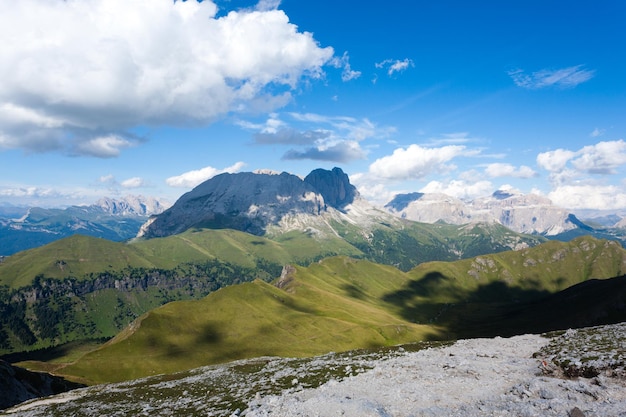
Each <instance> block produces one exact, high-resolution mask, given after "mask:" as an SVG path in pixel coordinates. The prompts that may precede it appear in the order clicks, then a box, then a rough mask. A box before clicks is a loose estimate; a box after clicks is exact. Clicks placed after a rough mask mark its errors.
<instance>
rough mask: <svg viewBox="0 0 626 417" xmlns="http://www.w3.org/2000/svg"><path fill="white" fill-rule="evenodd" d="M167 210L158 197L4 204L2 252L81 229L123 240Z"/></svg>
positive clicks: (0, 220) (0, 213)
mask: <svg viewBox="0 0 626 417" xmlns="http://www.w3.org/2000/svg"><path fill="white" fill-rule="evenodd" d="M163 210H165V206H164V205H163V203H161V202H159V201H158V200H156V199H154V198H145V197H142V196H126V197H124V198H122V199H119V200H115V199H111V198H103V199H100V200H99V201H98V202H96V203H95V204H93V205H90V206H71V207H68V208H65V209H54V208H53V209H45V208H40V207H29V208H16V207H3V208H2V210H0V255H2V256H8V255H12V254H14V253H16V252H19V251H22V250H26V249H31V248H35V247H39V246H42V245H45V244H47V243H51V242H54V241H55V240H58V239H61V238H64V237H67V236H71V235H74V234H77V233H80V234H83V235H88V236H94V237H101V238H105V239H109V240H114V241H123V240H127V239H130V238H132V237H134V236H135V235H136V234H137V232H138V230H139V228H140V227H141V225H142V224H143V223H144V222H145V221H146V219H147V218H148V216H150V215H153V214H158V213H161V212H162V211H163Z"/></svg>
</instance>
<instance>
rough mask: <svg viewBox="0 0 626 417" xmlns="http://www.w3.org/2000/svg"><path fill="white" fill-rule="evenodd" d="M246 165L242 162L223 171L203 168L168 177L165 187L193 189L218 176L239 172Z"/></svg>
mask: <svg viewBox="0 0 626 417" xmlns="http://www.w3.org/2000/svg"><path fill="white" fill-rule="evenodd" d="M245 165H246V164H245V163H244V162H237V163H235V164H233V165H231V166H229V167H226V168H224V169H217V168H213V167H210V166H209V167H204V168H201V169H197V170H193V171H188V172H185V173H184V174H181V175H178V176H175V177H170V178H168V179H166V180H165V182H166V183H167V185H169V186H170V187H184V188H193V187H195V186H196V185H198V184H200V183H202V182H204V181H206V180H208V179H210V178H213V177H214V176H216V175H218V174H223V173H225V172H229V173H234V172H239V171H240V170H241V169H242V168H243V167H244V166H245Z"/></svg>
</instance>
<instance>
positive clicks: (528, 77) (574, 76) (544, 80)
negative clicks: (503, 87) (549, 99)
mask: <svg viewBox="0 0 626 417" xmlns="http://www.w3.org/2000/svg"><path fill="white" fill-rule="evenodd" d="M508 75H509V76H510V77H511V79H512V80H513V82H514V83H515V85H517V86H518V87H522V88H527V89H529V90H536V89H540V88H546V87H560V88H574V87H576V86H577V85H579V84H582V83H584V82H586V81H589V80H590V79H592V78H593V76H594V75H595V71H592V70H587V69H584V68H583V66H582V65H575V66H572V67H567V68H562V69H556V70H553V69H542V70H540V71H536V72H533V73H532V74H527V73H526V72H524V70H521V69H514V70H511V71H509V72H508Z"/></svg>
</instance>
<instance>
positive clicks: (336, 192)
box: [304, 168, 359, 209]
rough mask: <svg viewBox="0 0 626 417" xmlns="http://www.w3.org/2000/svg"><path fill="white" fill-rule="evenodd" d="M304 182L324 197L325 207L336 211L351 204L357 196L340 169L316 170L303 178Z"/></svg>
mask: <svg viewBox="0 0 626 417" xmlns="http://www.w3.org/2000/svg"><path fill="white" fill-rule="evenodd" d="M304 182H306V183H308V184H311V185H312V186H313V188H315V189H316V190H317V191H318V192H319V193H320V194H321V195H322V197H324V201H325V202H326V204H327V205H329V206H331V207H334V208H337V209H341V208H343V207H345V206H346V205H348V204H351V203H352V202H353V201H354V199H355V197H357V196H358V195H359V193H358V191H357V190H356V187H355V186H354V185H352V184H350V179H349V178H348V175H346V174H345V173H344V172H343V171H342V170H341V168H333V169H332V171H327V170H325V169H316V170H314V171H312V172H311V173H310V174H309V175H307V176H306V178H304Z"/></svg>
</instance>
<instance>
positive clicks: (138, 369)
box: [58, 257, 437, 382]
mask: <svg viewBox="0 0 626 417" xmlns="http://www.w3.org/2000/svg"><path fill="white" fill-rule="evenodd" d="M381 277H384V279H381ZM406 280H407V276H406V274H405V273H403V272H401V271H399V270H397V269H395V268H392V267H388V266H383V265H377V264H373V263H371V262H368V261H363V260H353V259H350V258H345V257H339V258H330V259H327V260H325V261H323V262H321V263H318V264H314V265H311V266H310V267H309V268H303V267H293V269H291V270H290V272H289V273H287V274H283V277H282V278H281V280H279V282H278V283H277V285H278V286H280V287H281V288H278V287H277V286H273V285H270V284H267V283H265V282H262V281H259V280H257V281H255V282H253V283H246V284H242V285H237V286H230V287H227V288H222V289H221V290H219V291H217V292H214V293H212V294H210V295H209V296H207V297H206V298H204V299H202V300H197V301H185V302H174V303H170V304H167V305H165V306H163V307H160V308H157V309H155V310H152V311H150V312H149V313H147V314H146V315H144V316H142V317H141V318H139V319H138V320H137V321H135V322H134V323H133V325H132V326H130V327H129V328H127V329H125V330H124V331H123V332H121V333H120V334H119V335H118V336H116V337H115V338H114V339H113V340H111V341H110V342H108V343H107V344H106V345H104V346H103V347H102V348H100V349H97V350H95V351H93V352H91V353H89V354H87V355H85V356H83V357H82V358H81V359H80V360H79V361H77V362H76V363H74V364H72V365H69V366H68V367H66V368H64V369H62V370H59V371H58V372H61V373H63V374H66V375H71V376H72V377H73V378H79V379H80V380H84V381H89V382H105V381H121V380H127V379H133V378H138V377H141V376H146V375H151V374H158V373H171V372H175V371H179V370H184V369H189V368H193V367H197V366H200V365H206V364H211V363H221V362H227V361H232V360H235V359H241V358H249V357H259V356H288V357H302V356H311V355H316V354H320V353H325V352H328V351H345V350H349V349H354V348H358V347H374V346H389V345H396V344H399V343H406V342H411V341H417V340H424V339H432V338H436V336H437V330H436V329H435V328H433V327H431V326H420V325H415V324H411V323H407V322H406V321H404V320H402V318H400V317H398V316H397V315H395V314H393V312H392V310H393V307H392V306H390V305H389V304H387V303H386V302H385V301H384V300H383V299H382V298H383V295H384V294H385V293H388V292H390V291H394V290H396V289H398V288H400V287H401V286H402V285H403V284H404V283H405V282H406Z"/></svg>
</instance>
